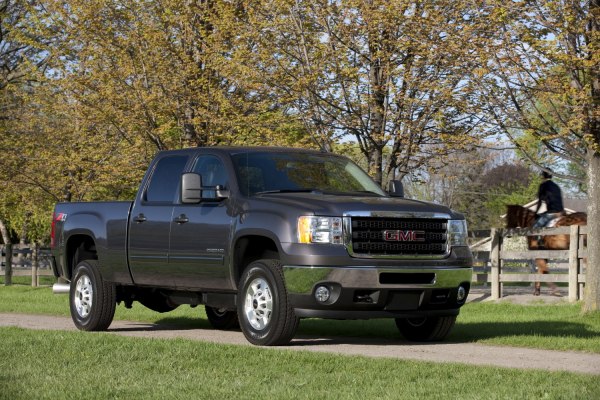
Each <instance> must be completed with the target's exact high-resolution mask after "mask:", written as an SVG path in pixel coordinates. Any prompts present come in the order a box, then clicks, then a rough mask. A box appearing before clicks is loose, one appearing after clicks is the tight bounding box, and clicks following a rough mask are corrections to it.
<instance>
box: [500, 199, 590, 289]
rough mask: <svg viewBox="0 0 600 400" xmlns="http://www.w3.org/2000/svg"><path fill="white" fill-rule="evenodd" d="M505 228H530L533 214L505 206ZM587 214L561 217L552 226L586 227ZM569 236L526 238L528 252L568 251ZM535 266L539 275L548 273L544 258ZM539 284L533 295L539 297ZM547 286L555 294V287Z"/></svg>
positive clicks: (538, 283)
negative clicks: (539, 238)
mask: <svg viewBox="0 0 600 400" xmlns="http://www.w3.org/2000/svg"><path fill="white" fill-rule="evenodd" d="M506 208H507V214H506V227H507V228H531V227H532V226H533V223H534V222H535V213H534V212H533V211H531V210H530V209H528V208H525V207H522V206H519V205H509V206H506ZM586 224H587V214H586V213H583V212H576V213H573V214H569V215H563V216H562V217H559V218H558V220H557V221H556V223H555V224H554V226H556V227H558V226H570V225H586ZM569 241H570V238H569V235H548V236H542V237H541V240H538V237H537V236H527V247H528V248H529V250H542V249H544V250H568V249H569ZM535 264H536V266H537V270H538V273H539V274H547V273H548V272H549V271H548V260H546V259H544V258H536V260H535ZM540 286H541V283H540V282H535V290H534V292H533V294H534V295H536V296H539V294H540ZM548 286H549V287H550V290H551V291H552V294H557V290H556V285H555V284H554V283H551V282H549V283H548Z"/></svg>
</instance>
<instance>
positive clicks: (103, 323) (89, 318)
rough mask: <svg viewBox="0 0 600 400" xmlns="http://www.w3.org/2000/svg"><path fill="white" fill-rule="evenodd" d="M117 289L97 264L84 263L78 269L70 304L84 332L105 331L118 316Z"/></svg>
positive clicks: (73, 314) (74, 318)
mask: <svg viewBox="0 0 600 400" xmlns="http://www.w3.org/2000/svg"><path fill="white" fill-rule="evenodd" d="M116 298H117V295H116V288H115V285H114V284H113V283H110V282H105V281H104V280H103V279H102V276H101V275H100V270H99V264H98V261H97V260H84V261H81V262H80V263H79V264H77V266H76V267H75V273H74V275H73V280H72V281H71V289H70V291H69V303H70V308H71V318H72V319H73V322H74V323H75V326H76V327H77V329H80V330H82V331H104V330H106V329H107V328H108V327H109V326H110V324H111V322H112V320H113V317H114V315H115V307H116V304H117V300H116Z"/></svg>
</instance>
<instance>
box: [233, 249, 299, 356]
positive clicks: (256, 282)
mask: <svg viewBox="0 0 600 400" xmlns="http://www.w3.org/2000/svg"><path fill="white" fill-rule="evenodd" d="M237 307H238V315H239V322H240V327H241V329H242V332H243V333H244V336H245V337H246V339H247V340H248V341H249V342H250V343H252V344H255V345H259V346H277V345H285V344H287V343H289V342H290V340H292V338H293V337H294V334H295V333H296V329H297V328H298V321H299V320H298V317H296V314H295V313H294V310H293V309H292V307H291V306H290V303H289V301H288V297H287V290H286V288H285V281H284V279H283V272H282V269H281V263H280V262H279V260H257V261H255V262H253V263H251V264H250V265H249V266H248V268H247V269H246V270H245V271H244V273H243V274H242V278H241V280H240V286H239V291H238V305H237Z"/></svg>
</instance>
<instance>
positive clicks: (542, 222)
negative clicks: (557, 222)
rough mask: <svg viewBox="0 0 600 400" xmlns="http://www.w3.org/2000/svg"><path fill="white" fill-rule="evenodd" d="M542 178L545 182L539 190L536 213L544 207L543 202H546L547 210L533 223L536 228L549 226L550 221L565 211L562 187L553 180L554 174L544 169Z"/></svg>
mask: <svg viewBox="0 0 600 400" xmlns="http://www.w3.org/2000/svg"><path fill="white" fill-rule="evenodd" d="M542 178H543V182H542V183H541V184H540V188H539V190H538V202H537V207H536V208H535V213H536V214H538V211H539V210H540V208H541V207H542V202H544V203H546V211H545V212H543V213H541V214H539V215H538V218H537V219H536V221H535V223H534V224H533V227H534V228H544V227H546V226H548V223H549V222H550V221H552V220H553V219H555V218H558V217H560V216H561V215H563V214H564V212H565V208H564V206H563V199H562V193H561V191H560V187H558V185H557V184H556V183H554V182H553V181H552V174H550V173H549V172H546V171H542Z"/></svg>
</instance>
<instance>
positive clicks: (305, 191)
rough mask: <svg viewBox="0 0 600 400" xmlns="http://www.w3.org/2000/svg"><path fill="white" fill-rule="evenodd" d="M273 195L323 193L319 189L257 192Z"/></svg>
mask: <svg viewBox="0 0 600 400" xmlns="http://www.w3.org/2000/svg"><path fill="white" fill-rule="evenodd" d="M273 193H322V192H321V191H320V190H318V189H278V190H265V191H263V192H256V193H254V194H255V195H256V194H273Z"/></svg>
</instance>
